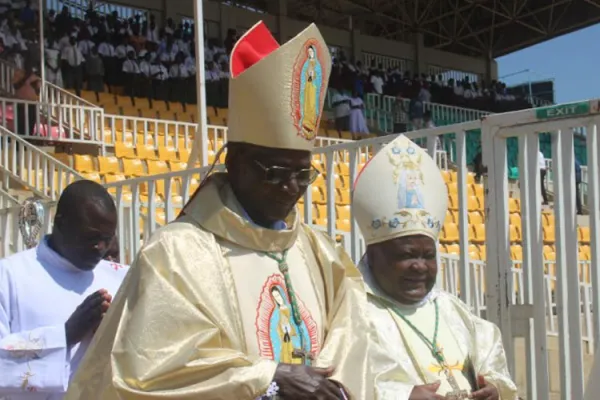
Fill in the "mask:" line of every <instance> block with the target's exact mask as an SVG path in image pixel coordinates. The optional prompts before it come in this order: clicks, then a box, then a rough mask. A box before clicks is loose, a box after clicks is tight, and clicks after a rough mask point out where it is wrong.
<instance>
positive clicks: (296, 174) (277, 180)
mask: <svg viewBox="0 0 600 400" xmlns="http://www.w3.org/2000/svg"><path fill="white" fill-rule="evenodd" d="M254 162H255V163H256V165H257V166H258V167H259V168H260V169H262V170H263V172H264V173H265V182H266V183H269V184H271V185H280V184H282V183H284V182H289V181H291V180H292V179H295V180H296V182H298V185H300V186H308V185H310V184H311V183H313V182H314V181H315V179H317V177H318V176H319V175H320V174H321V173H320V172H319V170H318V169H316V168H315V167H313V166H311V167H310V168H305V169H299V170H293V169H291V168H287V167H280V166H277V165H273V166H270V167H265V166H264V165H262V164H261V163H260V162H258V161H256V160H255V161H254Z"/></svg>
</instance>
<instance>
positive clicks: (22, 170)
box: [0, 127, 83, 200]
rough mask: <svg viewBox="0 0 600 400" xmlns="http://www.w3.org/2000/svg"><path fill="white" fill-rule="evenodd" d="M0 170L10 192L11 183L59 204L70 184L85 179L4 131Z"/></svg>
mask: <svg viewBox="0 0 600 400" xmlns="http://www.w3.org/2000/svg"><path fill="white" fill-rule="evenodd" d="M0 169H1V170H2V172H3V184H2V187H3V189H4V190H5V191H7V190H8V189H9V188H11V187H12V186H11V181H15V182H17V183H18V184H20V185H22V186H23V187H24V189H29V190H31V191H32V192H33V193H34V194H36V195H38V196H40V197H42V198H44V199H51V200H56V199H58V198H59V196H60V194H61V192H62V190H63V189H64V188H65V187H66V186H67V185H68V184H69V183H71V182H73V181H75V180H78V179H83V178H82V176H81V175H80V174H79V173H77V171H75V170H73V169H71V168H69V167H67V166H65V165H64V164H63V163H61V162H60V161H58V160H57V159H55V158H54V157H52V156H51V155H49V154H48V153H46V152H44V151H43V150H41V149H39V148H38V147H36V146H34V145H32V144H30V143H29V142H27V141H26V140H24V139H22V138H21V137H19V136H18V135H16V134H14V133H12V132H11V131H9V130H8V129H6V128H4V127H0Z"/></svg>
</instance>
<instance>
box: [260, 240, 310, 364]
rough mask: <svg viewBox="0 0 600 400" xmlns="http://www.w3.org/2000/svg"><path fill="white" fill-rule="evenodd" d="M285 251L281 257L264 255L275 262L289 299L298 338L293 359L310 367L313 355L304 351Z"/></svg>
mask: <svg viewBox="0 0 600 400" xmlns="http://www.w3.org/2000/svg"><path fill="white" fill-rule="evenodd" d="M287 252H288V251H287V249H286V250H284V251H282V252H281V257H278V256H276V255H275V254H273V253H270V252H265V255H266V256H267V257H269V258H270V259H272V260H274V261H276V262H277V266H278V267H279V271H280V272H281V273H282V274H283V281H284V283H285V286H286V289H287V292H288V296H289V298H290V306H291V308H292V318H293V320H294V322H295V323H296V326H297V327H298V331H299V332H298V333H299V336H300V348H299V349H294V351H293V352H292V357H293V358H299V359H300V360H301V362H302V364H304V365H311V364H312V362H313V355H312V354H311V353H310V352H309V351H306V347H305V339H304V332H302V315H301V314H300V307H299V305H298V299H297V298H296V291H295V290H294V287H293V286H292V279H291V277H290V272H289V267H288V264H287V261H286V258H287Z"/></svg>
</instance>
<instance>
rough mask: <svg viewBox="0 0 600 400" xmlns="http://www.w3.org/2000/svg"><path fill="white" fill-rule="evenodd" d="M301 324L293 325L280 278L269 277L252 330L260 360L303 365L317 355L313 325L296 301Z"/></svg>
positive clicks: (315, 331) (317, 349)
mask: <svg viewBox="0 0 600 400" xmlns="http://www.w3.org/2000/svg"><path fill="white" fill-rule="evenodd" d="M298 303H299V306H300V315H301V319H302V323H301V324H300V326H298V324H296V322H295V321H294V318H292V309H291V306H290V300H289V297H288V293H287V290H286V288H285V283H284V279H283V277H282V276H281V275H279V274H273V275H271V276H270V277H269V278H268V279H267V281H266V282H265V284H264V285H263V288H262V290H261V295H260V299H259V303H258V307H257V315H256V331H257V338H258V348H259V353H260V356H261V357H264V358H267V359H271V360H274V361H277V362H280V363H286V364H305V363H306V361H307V358H308V357H313V358H314V357H315V355H316V354H318V353H319V350H320V349H319V338H318V330H317V324H316V322H315V321H314V319H313V317H312V315H311V314H310V312H309V311H308V310H307V309H306V307H305V306H304V303H302V300H300V299H298Z"/></svg>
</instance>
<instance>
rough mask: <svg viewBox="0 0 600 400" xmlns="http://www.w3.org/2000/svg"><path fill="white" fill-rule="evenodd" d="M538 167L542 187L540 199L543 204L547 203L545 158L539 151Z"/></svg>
mask: <svg viewBox="0 0 600 400" xmlns="http://www.w3.org/2000/svg"><path fill="white" fill-rule="evenodd" d="M538 168H539V169H540V183H541V189H542V200H543V204H544V205H548V193H547V192H546V172H547V171H546V169H547V167H546V158H545V157H544V153H542V152H541V151H540V152H539V153H538Z"/></svg>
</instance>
